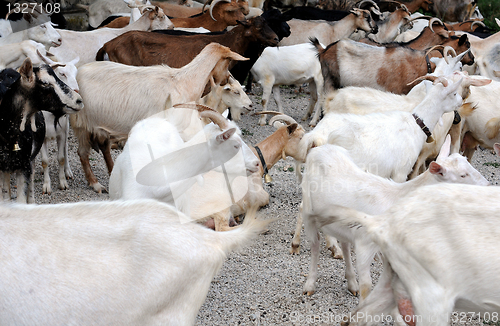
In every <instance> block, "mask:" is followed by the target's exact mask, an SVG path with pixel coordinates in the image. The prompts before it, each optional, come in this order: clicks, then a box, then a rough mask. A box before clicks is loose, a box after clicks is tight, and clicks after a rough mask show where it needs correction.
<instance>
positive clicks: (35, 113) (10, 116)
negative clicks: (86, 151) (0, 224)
mask: <svg viewBox="0 0 500 326" xmlns="http://www.w3.org/2000/svg"><path fill="white" fill-rule="evenodd" d="M0 84H1V86H0V177H1V178H0V180H2V181H3V182H0V189H1V188H4V187H5V190H6V192H7V194H9V195H10V178H9V176H10V173H13V172H16V173H17V201H18V202H23V203H26V202H27V201H28V202H30V203H32V202H34V194H33V188H34V184H33V173H32V172H33V160H34V158H35V157H36V155H37V154H38V152H39V151H40V148H41V146H42V143H43V140H44V137H45V123H44V120H43V115H42V114H41V112H40V111H41V110H45V111H49V112H52V113H53V114H54V115H55V116H56V122H57V119H59V117H61V116H63V115H64V114H66V113H74V112H77V111H79V110H80V109H82V108H83V101H82V98H81V96H80V95H78V94H77V93H76V92H75V91H73V90H72V89H70V88H69V87H68V86H67V85H66V84H64V83H63V82H62V81H61V80H60V79H59V78H58V77H57V76H56V75H55V73H54V71H53V70H52V68H50V66H48V65H42V66H40V67H35V68H33V66H32V64H31V60H30V59H29V58H28V59H26V60H25V61H24V62H23V64H22V65H21V67H20V68H19V72H16V71H15V70H12V69H5V70H2V71H1V72H0ZM2 184H3V185H2ZM28 188H29V189H28ZM28 191H29V194H28V195H27V192H28ZM9 198H10V197H9Z"/></svg>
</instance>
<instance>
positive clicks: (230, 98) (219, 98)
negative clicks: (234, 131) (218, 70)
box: [199, 76, 253, 121]
mask: <svg viewBox="0 0 500 326" xmlns="http://www.w3.org/2000/svg"><path fill="white" fill-rule="evenodd" d="M199 102H200V104H203V105H205V106H208V107H210V108H213V109H214V110H216V111H217V112H219V113H221V114H222V113H224V112H225V111H226V110H227V109H229V110H230V112H231V118H232V119H233V120H234V121H240V119H241V114H242V113H248V112H250V111H251V110H252V109H253V108H252V100H251V99H250V98H249V97H248V95H247V94H246V93H245V90H244V89H243V87H242V86H241V84H240V83H239V82H238V81H237V80H236V79H234V77H233V76H231V77H229V81H228V83H227V84H226V85H224V86H221V85H216V84H215V81H214V80H213V78H210V93H209V94H207V95H206V96H204V97H202V98H201V100H200V101H199Z"/></svg>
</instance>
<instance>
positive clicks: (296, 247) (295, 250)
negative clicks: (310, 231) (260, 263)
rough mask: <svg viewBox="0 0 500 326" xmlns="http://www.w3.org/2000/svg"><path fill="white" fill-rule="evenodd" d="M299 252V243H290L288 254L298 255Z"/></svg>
mask: <svg viewBox="0 0 500 326" xmlns="http://www.w3.org/2000/svg"><path fill="white" fill-rule="evenodd" d="M299 253H300V245H298V244H295V243H292V248H290V254H292V255H298V254H299Z"/></svg>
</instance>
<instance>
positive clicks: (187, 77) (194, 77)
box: [70, 43, 246, 192]
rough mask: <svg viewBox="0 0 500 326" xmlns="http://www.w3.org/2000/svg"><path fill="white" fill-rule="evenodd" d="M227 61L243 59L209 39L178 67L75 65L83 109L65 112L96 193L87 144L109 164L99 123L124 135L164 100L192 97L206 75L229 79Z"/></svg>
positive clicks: (105, 136) (97, 186) (105, 63)
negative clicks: (95, 145) (74, 113)
mask: <svg viewBox="0 0 500 326" xmlns="http://www.w3.org/2000/svg"><path fill="white" fill-rule="evenodd" d="M231 60H246V59H245V58H243V57H242V56H240V55H239V54H237V53H234V52H232V51H231V50H230V49H229V48H227V47H224V46H222V45H220V44H218V43H211V44H209V45H207V46H206V47H205V48H204V49H203V50H202V51H201V52H200V54H198V56H196V57H195V58H194V59H193V60H192V61H191V62H190V63H189V64H187V65H186V66H184V67H182V68H179V69H174V68H170V67H168V66H148V67H133V66H126V65H123V64H119V63H115V62H109V61H100V62H92V63H89V64H86V65H85V66H82V67H80V69H79V70H78V75H77V81H78V85H79V87H80V94H81V95H82V97H83V99H84V102H85V110H84V111H85V112H83V110H82V111H81V112H80V114H78V116H75V117H71V119H70V122H71V126H72V127H73V130H74V131H75V135H76V137H77V138H78V142H79V148H78V154H79V156H80V160H81V161H82V165H83V169H84V171H85V174H86V177H87V181H88V182H89V184H90V186H91V187H93V188H94V190H95V191H97V192H102V191H103V190H105V188H104V187H103V186H102V185H101V184H99V182H98V181H97V178H96V177H95V175H94V174H93V173H92V170H91V169H90V163H89V162H88V155H89V153H90V150H91V144H92V143H96V142H97V143H98V144H99V146H100V149H101V151H103V155H104V158H105V160H106V164H107V167H108V171H109V172H110V173H111V170H112V168H113V160H112V159H111V155H110V152H109V146H108V145H109V144H106V142H109V133H108V132H106V131H105V130H103V129H102V127H104V128H105V129H108V130H112V131H116V132H117V133H118V134H119V135H127V134H128V133H129V131H130V129H131V128H132V127H133V126H134V124H135V123H136V122H137V121H139V120H142V119H145V118H147V117H149V116H151V115H153V114H156V113H158V112H160V111H163V110H164V108H165V104H166V103H167V102H168V101H170V106H173V105H175V104H179V103H187V102H192V101H196V100H198V99H199V98H201V95H202V94H203V90H204V89H205V85H206V84H207V83H208V81H209V78H210V76H213V77H214V80H215V82H216V83H218V84H220V83H221V82H222V81H225V80H227V79H228V78H229V72H228V70H227V67H228V66H229V62H230V61H231ZM170 106H169V107H170ZM185 122H186V121H185ZM186 124H189V121H187V123H186Z"/></svg>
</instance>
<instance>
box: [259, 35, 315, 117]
mask: <svg viewBox="0 0 500 326" xmlns="http://www.w3.org/2000/svg"><path fill="white" fill-rule="evenodd" d="M317 54H318V53H317V51H316V49H315V47H314V46H313V45H312V44H310V43H303V44H296V45H290V46H280V47H267V48H265V49H264V52H262V54H261V56H260V57H259V59H257V61H256V62H255V64H254V65H253V67H252V69H251V70H250V71H251V73H252V75H253V77H254V79H255V81H257V82H258V83H259V84H261V86H262V88H263V90H262V91H263V94H262V106H263V107H264V109H263V110H264V111H267V105H268V103H269V98H270V97H271V91H272V93H273V95H274V100H275V101H276V105H277V106H278V111H279V112H281V113H283V107H282V105H281V100H280V89H279V85H293V84H298V85H302V84H303V83H309V87H310V92H311V99H310V100H309V106H308V109H307V113H306V115H305V116H304V118H303V120H306V119H307V118H308V117H309V116H311V113H312V112H313V109H314V110H315V112H317V115H318V116H319V113H320V112H321V111H320V109H321V105H322V103H323V75H322V74H321V64H320V63H319V60H318V58H317ZM315 116H316V113H315ZM259 124H260V125H261V126H263V125H265V124H266V115H265V114H263V115H261V117H260V120H259Z"/></svg>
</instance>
